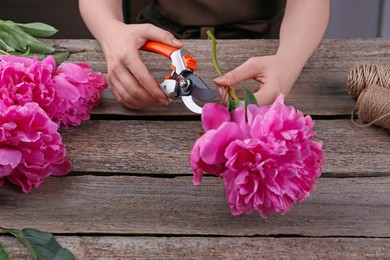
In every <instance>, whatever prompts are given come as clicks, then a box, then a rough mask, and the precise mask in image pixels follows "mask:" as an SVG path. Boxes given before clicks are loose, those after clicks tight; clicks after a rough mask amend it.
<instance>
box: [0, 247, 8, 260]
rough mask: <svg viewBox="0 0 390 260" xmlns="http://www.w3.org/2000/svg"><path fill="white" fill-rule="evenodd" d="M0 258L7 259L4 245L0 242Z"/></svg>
mask: <svg viewBox="0 0 390 260" xmlns="http://www.w3.org/2000/svg"><path fill="white" fill-rule="evenodd" d="M0 259H2V260H8V259H9V258H8V253H7V251H6V250H5V248H4V246H3V245H2V244H1V243H0Z"/></svg>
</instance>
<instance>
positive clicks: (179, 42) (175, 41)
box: [172, 39, 182, 45]
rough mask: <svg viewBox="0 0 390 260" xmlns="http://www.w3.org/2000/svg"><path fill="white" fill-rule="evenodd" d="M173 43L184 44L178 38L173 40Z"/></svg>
mask: <svg viewBox="0 0 390 260" xmlns="http://www.w3.org/2000/svg"><path fill="white" fill-rule="evenodd" d="M172 42H173V44H175V45H182V43H181V41H179V40H177V39H173V40H172Z"/></svg>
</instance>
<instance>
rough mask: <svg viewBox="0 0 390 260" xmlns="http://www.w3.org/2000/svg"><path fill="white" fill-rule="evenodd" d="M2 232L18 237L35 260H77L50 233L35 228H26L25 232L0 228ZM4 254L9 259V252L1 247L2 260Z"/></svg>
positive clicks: (0, 256) (0, 255) (0, 257)
mask: <svg viewBox="0 0 390 260" xmlns="http://www.w3.org/2000/svg"><path fill="white" fill-rule="evenodd" d="M0 230H2V231H5V232H7V233H9V234H12V235H13V236H14V237H16V238H17V239H18V240H19V241H20V242H21V243H22V244H23V245H24V246H25V247H26V248H27V249H28V251H29V252H30V254H31V256H32V257H33V259H34V260H46V259H47V260H49V259H53V260H54V259H58V260H59V259H62V260H68V259H69V260H74V259H75V258H74V256H73V254H72V253H71V252H70V251H69V250H68V249H66V248H63V247H62V246H61V245H60V244H59V243H58V242H57V240H56V239H55V238H54V236H53V235H52V234H50V233H48V232H43V231H39V230H37V229H33V228H25V229H23V230H19V229H6V228H0ZM2 248H3V250H2ZM3 252H4V259H8V255H7V252H6V251H5V249H4V247H3V246H1V245H0V259H3V255H2V254H3Z"/></svg>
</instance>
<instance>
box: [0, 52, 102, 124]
mask: <svg viewBox="0 0 390 260" xmlns="http://www.w3.org/2000/svg"><path fill="white" fill-rule="evenodd" d="M107 86H108V83H107V81H106V78H105V76H104V75H102V74H101V73H99V72H94V71H93V70H92V69H91V68H90V67H89V66H88V65H87V64H84V63H79V64H72V63H66V62H64V63H62V64H60V65H59V66H58V68H56V63H55V60H54V58H53V57H52V56H47V57H46V58H45V59H44V60H42V61H39V60H38V58H37V57H34V58H33V59H30V58H25V57H17V56H12V55H2V56H0V99H2V100H4V102H6V104H7V105H12V104H17V105H24V104H26V103H28V102H37V103H38V104H39V106H40V107H41V108H42V109H43V110H44V111H45V112H46V113H47V114H48V116H49V117H50V118H51V119H52V120H53V121H54V122H56V123H57V124H58V125H59V126H60V128H67V127H68V126H78V125H80V124H81V122H82V121H84V120H88V119H89V114H90V112H91V110H92V109H93V108H94V107H95V106H96V105H97V104H98V102H99V100H100V93H101V92H102V91H103V90H104V89H106V88H107Z"/></svg>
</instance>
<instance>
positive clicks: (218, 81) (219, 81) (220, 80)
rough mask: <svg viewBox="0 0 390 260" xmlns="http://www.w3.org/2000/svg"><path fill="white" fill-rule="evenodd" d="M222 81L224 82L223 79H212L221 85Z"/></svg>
mask: <svg viewBox="0 0 390 260" xmlns="http://www.w3.org/2000/svg"><path fill="white" fill-rule="evenodd" d="M224 81H225V77H219V78H216V79H214V82H215V83H222V82H224Z"/></svg>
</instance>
